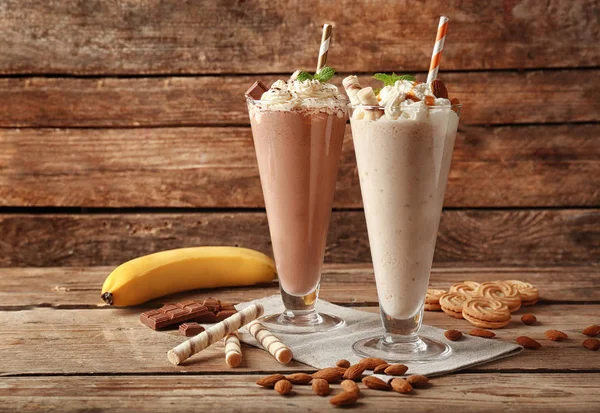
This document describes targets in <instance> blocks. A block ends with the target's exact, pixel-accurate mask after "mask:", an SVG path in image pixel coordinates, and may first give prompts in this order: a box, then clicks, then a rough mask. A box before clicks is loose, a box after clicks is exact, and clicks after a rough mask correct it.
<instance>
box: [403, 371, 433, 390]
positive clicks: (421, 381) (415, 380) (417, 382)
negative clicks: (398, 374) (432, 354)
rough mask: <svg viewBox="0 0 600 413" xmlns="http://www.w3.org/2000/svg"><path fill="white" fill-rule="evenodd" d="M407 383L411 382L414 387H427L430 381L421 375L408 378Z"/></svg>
mask: <svg viewBox="0 0 600 413" xmlns="http://www.w3.org/2000/svg"><path fill="white" fill-rule="evenodd" d="M406 381H407V382H409V383H410V385H411V386H413V387H427V386H428V385H429V379H428V378H427V377H425V376H421V375H420V374H413V375H412V376H408V377H407V378H406Z"/></svg>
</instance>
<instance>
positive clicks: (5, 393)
mask: <svg viewBox="0 0 600 413" xmlns="http://www.w3.org/2000/svg"><path fill="white" fill-rule="evenodd" d="M259 377H260V376H258V375H237V376H233V377H232V376H219V375H206V376H201V377H194V376H183V377H182V376H176V377H172V376H144V377H119V376H116V377H22V378H12V377H11V378H5V379H3V380H2V382H3V386H2V388H0V400H2V401H3V407H5V408H6V409H7V410H6V411H19V412H38V411H40V410H45V411H61V412H81V411H82V409H85V410H90V411H94V412H115V411H121V410H128V411H136V412H156V411H168V412H172V413H179V412H181V413H188V412H190V411H192V410H193V406H197V404H198V401H199V400H201V403H202V407H203V409H215V410H216V409H218V411H219V412H225V413H230V412H255V411H257V410H256V409H257V406H260V411H261V412H277V413H279V412H288V411H290V412H298V411H311V412H312V411H315V412H317V411H326V410H329V409H330V404H329V402H328V398H325V397H317V396H315V395H314V393H313V392H312V390H311V388H310V386H295V388H294V390H295V393H294V395H292V396H288V397H281V396H280V395H278V394H277V393H276V392H274V391H273V390H268V389H261V388H258V386H257V385H256V384H255V383H254V382H255V381H256V380H257V379H258V378H259ZM490 380H492V381H493V383H489V381H490ZM598 383H600V374H598V373H587V374H576V375H575V374H549V373H540V374H535V375H524V374H497V375H494V376H493V379H491V378H490V375H489V374H477V373H472V374H459V375H452V376H446V377H440V378H436V379H433V380H432V384H433V386H432V387H431V388H430V389H421V390H417V391H416V392H415V394H414V395H411V396H405V395H400V394H398V393H395V392H385V391H377V390H371V389H366V388H365V387H364V386H363V385H362V384H360V386H361V396H362V397H361V398H360V399H359V401H358V403H357V404H356V405H355V407H356V409H361V408H362V409H368V410H371V411H386V410H390V409H402V410H405V409H406V410H410V411H419V412H439V411H440V410H445V409H448V410H451V411H460V412H466V413H471V412H481V411H486V412H490V413H496V412H517V411H527V412H541V413H547V412H554V411H563V412H564V411H568V412H582V413H588V412H592V411H594V410H595V409H596V408H597V397H596V394H597V393H598V391H599V390H600V385H599V384H598ZM332 387H333V389H334V390H333V393H332V394H338V393H339V392H340V391H341V389H340V386H339V385H334V386H332Z"/></svg>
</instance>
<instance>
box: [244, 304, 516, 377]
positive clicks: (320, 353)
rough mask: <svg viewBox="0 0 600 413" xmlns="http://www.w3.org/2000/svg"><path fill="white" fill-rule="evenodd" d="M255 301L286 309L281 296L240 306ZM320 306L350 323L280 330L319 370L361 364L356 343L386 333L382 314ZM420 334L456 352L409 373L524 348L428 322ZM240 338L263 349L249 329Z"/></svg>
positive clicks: (451, 367)
mask: <svg viewBox="0 0 600 413" xmlns="http://www.w3.org/2000/svg"><path fill="white" fill-rule="evenodd" d="M251 303H260V304H262V305H263V306H264V308H265V315H269V314H275V313H280V312H282V311H283V309H284V307H283V303H282V302H281V296H279V295H272V296H270V297H265V298H261V299H259V300H255V301H251V302H245V303H240V304H238V305H236V308H237V309H238V310H241V309H242V308H244V307H246V306H248V305H249V304H251ZM316 309H317V311H319V312H323V313H328V314H334V315H337V316H339V317H342V318H343V319H344V320H345V321H346V325H345V326H343V327H341V328H338V329H337V330H333V331H329V332H325V333H312V334H297V335H294V334H280V333H278V334H276V335H277V336H278V337H279V338H280V339H281V340H282V341H283V342H284V343H285V344H286V345H287V346H288V347H289V348H290V349H291V350H292V352H293V353H294V359H295V360H297V361H299V362H301V363H304V364H308V365H310V366H313V367H315V368H317V369H322V368H325V367H331V366H335V362H336V361H338V360H340V359H346V360H348V361H350V363H352V364H354V363H357V362H358V361H359V360H360V359H361V357H359V356H357V355H356V354H354V352H353V351H352V344H354V342H355V341H357V340H360V339H362V338H365V337H371V336H377V335H382V334H383V326H382V324H381V319H380V317H379V314H376V313H367V312H365V311H360V310H355V309H353V308H349V307H341V306H339V305H335V304H331V303H329V302H327V301H323V300H319V301H318V302H317V305H316ZM419 334H421V335H424V336H427V337H431V338H433V339H436V340H439V341H443V342H445V343H447V344H448V345H450V347H452V354H451V355H450V356H449V357H448V358H446V359H443V360H440V361H435V362H431V363H404V364H406V365H407V366H408V368H409V370H408V373H409V374H423V375H425V376H437V375H442V374H447V373H452V372H455V371H458V370H461V369H465V368H468V367H473V366H476V365H479V364H484V363H489V362H490V361H494V360H498V359H501V358H504V357H509V356H512V355H515V354H517V353H519V352H520V351H521V350H522V348H521V347H520V346H518V345H516V344H512V343H507V342H505V341H501V340H490V339H485V338H479V337H472V336H465V338H464V339H462V340H460V341H454V342H452V341H448V340H446V338H445V337H444V330H442V329H440V328H437V327H431V326H427V325H423V326H422V327H421V330H420V332H419ZM240 339H241V341H242V342H244V343H246V344H250V345H252V346H255V347H259V348H262V346H261V345H260V344H259V343H258V342H257V341H256V340H255V339H254V337H252V336H251V335H250V334H249V333H248V332H247V330H246V329H245V328H242V329H240ZM382 377H383V376H382ZM388 378H389V376H388Z"/></svg>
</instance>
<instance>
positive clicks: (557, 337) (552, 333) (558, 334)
mask: <svg viewBox="0 0 600 413" xmlns="http://www.w3.org/2000/svg"><path fill="white" fill-rule="evenodd" d="M544 335H545V336H546V337H547V338H548V339H549V340H552V341H562V340H566V339H568V338H569V336H568V335H566V334H565V333H563V332H562V331H558V330H548V331H546V332H545V333H544Z"/></svg>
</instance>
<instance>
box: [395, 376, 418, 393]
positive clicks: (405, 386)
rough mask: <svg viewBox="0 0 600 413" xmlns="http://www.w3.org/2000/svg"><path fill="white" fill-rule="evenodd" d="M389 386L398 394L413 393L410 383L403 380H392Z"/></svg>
mask: <svg viewBox="0 0 600 413" xmlns="http://www.w3.org/2000/svg"><path fill="white" fill-rule="evenodd" d="M390 385H391V386H392V389H394V391H397V392H398V393H410V392H411V391H413V388H412V386H411V385H410V383H409V382H408V381H406V380H404V379H392V380H390Z"/></svg>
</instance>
